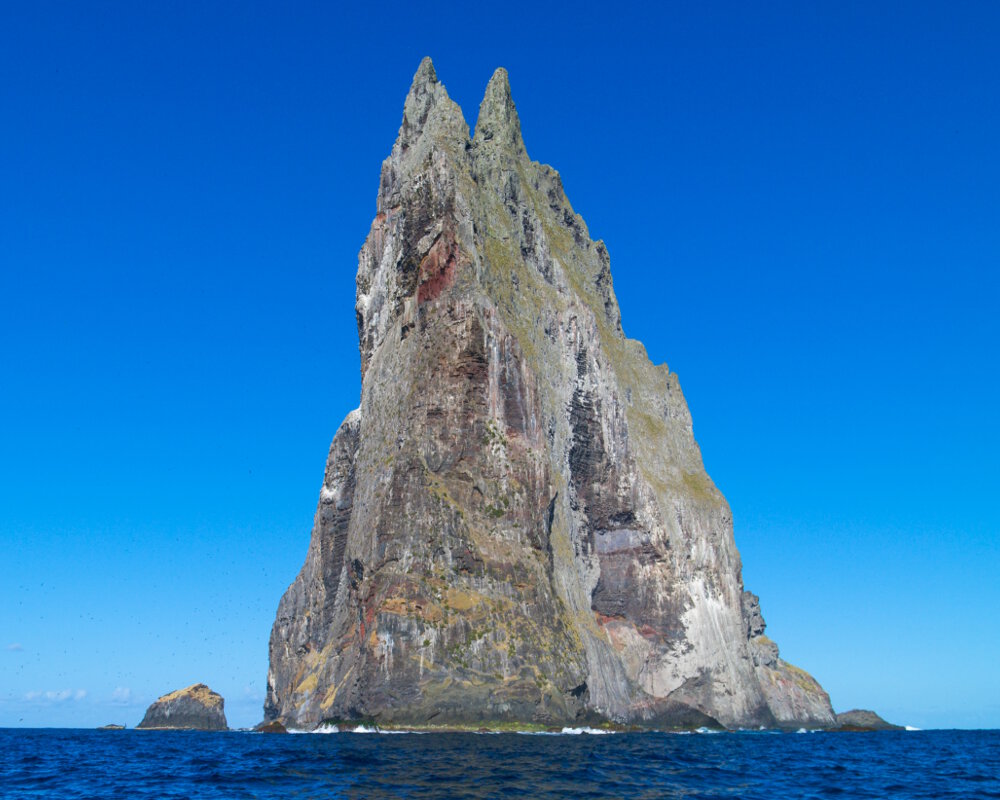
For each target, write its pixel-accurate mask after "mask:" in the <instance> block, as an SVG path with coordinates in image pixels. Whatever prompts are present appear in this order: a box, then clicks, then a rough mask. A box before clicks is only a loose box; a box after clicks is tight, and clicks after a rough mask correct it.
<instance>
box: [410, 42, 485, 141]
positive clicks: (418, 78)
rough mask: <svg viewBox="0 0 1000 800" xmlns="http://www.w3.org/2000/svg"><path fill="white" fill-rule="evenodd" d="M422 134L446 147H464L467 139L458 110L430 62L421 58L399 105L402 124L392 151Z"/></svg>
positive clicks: (467, 130) (466, 131)
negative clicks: (407, 90) (401, 112)
mask: <svg viewBox="0 0 1000 800" xmlns="http://www.w3.org/2000/svg"><path fill="white" fill-rule="evenodd" d="M425 135H426V137H427V138H428V141H430V140H435V141H438V142H448V143H449V145H448V146H449V147H453V148H464V146H465V144H466V142H468V139H469V126H468V125H467V124H466V122H465V118H464V117H463V116H462V110H461V109H460V108H459V107H458V104H457V103H455V101H454V100H452V99H451V98H450V97H448V91H447V90H446V89H445V88H444V84H443V83H441V82H440V81H439V80H438V77H437V73H436V72H435V71H434V64H433V63H432V62H431V60H430V58H429V57H426V56H425V57H424V59H423V60H422V61H421V62H420V66H419V67H418V68H417V71H416V73H415V74H414V76H413V83H411V84H410V91H409V93H408V94H407V95H406V102H405V103H404V104H403V123H402V125H400V128H399V136H398V138H397V139H396V148H395V149H396V150H397V151H399V152H401V151H405V150H408V149H410V148H411V147H413V146H414V145H415V144H416V143H417V142H418V141H419V140H421V139H422V138H424V137H425Z"/></svg>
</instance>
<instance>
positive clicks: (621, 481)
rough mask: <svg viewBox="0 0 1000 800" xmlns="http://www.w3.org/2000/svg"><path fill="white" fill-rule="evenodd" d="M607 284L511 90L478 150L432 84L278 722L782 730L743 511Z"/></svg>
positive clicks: (291, 644) (403, 162)
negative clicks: (719, 483)
mask: <svg viewBox="0 0 1000 800" xmlns="http://www.w3.org/2000/svg"><path fill="white" fill-rule="evenodd" d="M609 264H610V261H609V257H608V251H607V249H606V248H605V246H604V244H603V243H602V242H600V241H597V242H595V241H592V240H591V238H590V236H589V234H588V231H587V227H586V225H585V224H584V222H583V220H582V219H581V218H580V216H579V215H577V214H576V213H574V211H573V209H572V207H571V206H570V204H569V201H568V200H567V199H566V195H565V194H564V192H563V187H562V183H561V181H560V179H559V175H558V173H556V172H555V171H554V170H553V169H551V168H550V167H547V166H545V165H542V164H538V163H535V162H532V161H531V160H530V159H529V158H528V155H527V152H526V150H525V146H524V143H523V141H522V139H521V129H520V123H519V121H518V116H517V112H516V110H515V107H514V104H513V102H512V100H511V95H510V87H509V85H508V80H507V74H506V72H505V71H504V70H502V69H499V70H497V71H496V73H495V74H494V75H493V78H492V79H491V81H490V83H489V86H488V87H487V90H486V96H485V98H484V99H483V102H482V105H481V107H480V110H479V119H478V122H477V123H476V128H475V131H474V134H473V135H472V136H471V138H470V136H469V130H468V127H467V125H466V123H465V120H464V119H463V117H462V113H461V110H460V109H459V108H458V106H457V105H455V103H453V102H452V101H451V100H450V99H449V98H448V94H447V92H446V91H445V88H444V86H443V85H442V84H441V83H440V82H439V81H438V79H437V77H436V75H435V73H434V68H433V66H432V65H431V62H430V61H429V60H427V59H425V60H424V62H423V63H422V64H421V65H420V68H419V70H418V71H417V74H416V76H415V77H414V80H413V85H412V87H411V88H410V92H409V95H408V96H407V98H406V102H405V106H404V113H403V122H402V126H401V128H400V131H399V136H398V138H397V140H396V143H395V145H394V146H393V149H392V153H391V155H390V156H389V158H388V159H387V160H386V161H385V162H384V163H383V165H382V176H381V183H380V186H379V192H378V201H377V213H376V216H375V219H374V221H373V223H372V226H371V231H370V233H369V235H368V238H367V240H366V241H365V244H364V246H363V248H362V250H361V253H360V257H359V264H358V274H357V302H356V312H357V323H358V338H359V343H360V350H361V375H362V384H361V405H360V407H359V408H358V409H356V410H354V411H352V412H351V413H350V414H348V415H347V418H346V419H345V420H344V422H343V424H342V425H341V426H340V429H339V430H338V431H337V434H336V436H335V437H334V439H333V443H332V445H331V447H330V453H329V458H328V460H327V467H326V475H325V477H324V480H323V486H322V488H321V490H320V500H319V507H318V509H317V512H316V518H315V524H314V528H313V533H312V540H311V542H310V546H309V551H308V555H307V557H306V562H305V565H304V566H303V568H302V571H301V573H300V574H299V576H298V577H297V578H296V579H295V581H294V583H293V584H292V585H291V587H290V588H289V589H288V591H287V592H286V593H285V595H284V597H283V598H282V600H281V603H280V606H279V608H278V614H277V619H276V620H275V623H274V628H273V630H272V633H271V642H270V670H269V674H268V696H267V701H266V704H265V717H266V718H267V719H278V720H281V721H282V722H284V723H285V724H287V725H290V726H296V727H311V726H314V725H316V724H318V723H320V722H322V721H323V720H325V719H338V720H350V719H370V718H375V719H378V720H379V721H381V722H383V723H397V724H404V725H424V724H445V723H468V724H483V723H490V722H501V721H513V722H536V723H541V724H562V723H575V722H580V721H596V720H600V719H607V720H613V721H620V722H630V723H636V724H644V725H650V726H658V727H670V726H674V725H699V724H706V723H711V722H713V721H717V722H718V723H719V724H722V725H724V726H727V727H736V726H749V725H752V726H757V725H772V724H774V723H775V721H776V719H777V720H778V721H781V722H784V723H785V724H789V720H787V719H786V717H787V716H788V715H787V714H786V713H785V711H786V709H787V708H792V709H793V711H792V712H791V714H792V716H794V714H795V713H796V711H795V710H794V709H795V708H796V706H795V704H794V703H791V704H790V705H789V704H786V703H785V700H786V697H787V692H786V689H787V688H788V687H787V686H786V684H785V683H782V682H780V681H778V682H774V683H768V684H767V685H762V680H761V675H762V674H763V673H762V670H763V669H769V668H771V667H768V666H764V667H762V666H761V665H760V664H758V663H755V660H754V656H753V654H752V652H753V651H752V648H751V644H750V638H751V637H750V635H749V634H748V629H747V624H746V622H745V618H744V614H745V608H744V594H743V586H742V578H741V567H740V558H739V554H738V553H737V550H736V547H735V545H734V542H733V534H732V518H731V515H730V511H729V507H728V505H727V503H726V501H725V499H724V498H723V496H722V494H721V493H720V492H719V491H718V489H716V487H715V486H714V485H713V483H712V481H711V480H710V479H709V477H708V475H707V474H706V473H705V469H704V467H703V465H702V460H701V453H700V452H699V449H698V446H697V444H696V443H695V440H694V437H693V435H692V428H691V417H690V414H689V413H688V409H687V406H686V404H685V401H684V396H683V394H682V393H681V388H680V384H679V383H678V381H677V377H676V375H674V374H672V373H671V372H670V371H669V370H668V369H667V367H666V366H664V365H660V366H654V365H653V364H652V363H650V361H649V359H648V358H647V356H646V352H645V350H644V348H643V346H642V345H641V344H640V343H639V342H637V341H633V340H629V339H627V338H626V337H625V336H624V334H623V332H622V326H621V319H620V314H619V310H618V303H617V301H616V299H615V294H614V290H613V288H612V282H611V272H610V268H609ZM775 657H776V656H775ZM803 674H804V673H803ZM810 680H811V679H810ZM816 688H817V689H818V687H816ZM820 691H821V690H820ZM824 697H825V695H824ZM827 706H828V703H827ZM776 709H777V712H776ZM781 715H784V716H781ZM830 717H831V719H832V711H831V712H830ZM803 722H805V718H803Z"/></svg>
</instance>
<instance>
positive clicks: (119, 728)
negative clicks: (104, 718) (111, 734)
mask: <svg viewBox="0 0 1000 800" xmlns="http://www.w3.org/2000/svg"><path fill="white" fill-rule="evenodd" d="M97 730H99V731H123V730H125V726H124V725H116V724H115V723H113V722H112V723H110V724H108V725H101V726H100V727H99V728H98V729H97Z"/></svg>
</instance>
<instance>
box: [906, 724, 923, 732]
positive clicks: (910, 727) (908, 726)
mask: <svg viewBox="0 0 1000 800" xmlns="http://www.w3.org/2000/svg"><path fill="white" fill-rule="evenodd" d="M905 728H906V730H908V731H922V730H923V728H914V727H913V726H912V725H906V726H905Z"/></svg>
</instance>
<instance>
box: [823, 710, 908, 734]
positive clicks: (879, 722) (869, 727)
mask: <svg viewBox="0 0 1000 800" xmlns="http://www.w3.org/2000/svg"><path fill="white" fill-rule="evenodd" d="M834 730H838V731H903V730H906V728H904V727H903V726H902V725H893V724H892V723H891V722H886V721H885V720H884V719H882V717H880V716H879V715H878V714H876V713H875V712H874V711H867V710H865V709H860V708H855V709H853V710H852V711H845V712H844V713H842V714H837V722H836V726H835V727H834Z"/></svg>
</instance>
